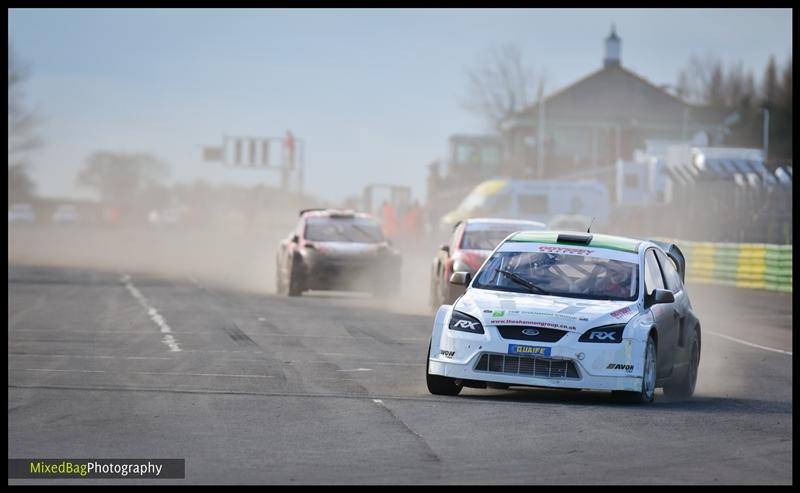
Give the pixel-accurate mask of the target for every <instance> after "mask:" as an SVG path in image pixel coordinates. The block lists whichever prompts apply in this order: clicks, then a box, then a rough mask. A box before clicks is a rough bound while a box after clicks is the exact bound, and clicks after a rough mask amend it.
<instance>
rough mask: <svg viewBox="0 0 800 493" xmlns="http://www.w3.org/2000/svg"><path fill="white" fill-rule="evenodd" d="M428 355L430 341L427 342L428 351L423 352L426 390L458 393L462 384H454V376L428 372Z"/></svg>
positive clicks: (441, 393) (438, 393)
mask: <svg viewBox="0 0 800 493" xmlns="http://www.w3.org/2000/svg"><path fill="white" fill-rule="evenodd" d="M430 357H431V343H428V352H427V353H425V380H426V382H427V384H428V392H430V393H431V394H434V395H458V394H459V393H460V392H461V389H462V388H464V386H463V385H458V384H456V379H455V378H450V377H443V376H441V375H431V374H430V373H428V368H429V367H430Z"/></svg>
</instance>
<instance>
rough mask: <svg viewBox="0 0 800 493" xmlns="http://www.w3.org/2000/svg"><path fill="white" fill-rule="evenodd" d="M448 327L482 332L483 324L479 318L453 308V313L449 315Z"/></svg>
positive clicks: (477, 332) (470, 331)
mask: <svg viewBox="0 0 800 493" xmlns="http://www.w3.org/2000/svg"><path fill="white" fill-rule="evenodd" d="M448 327H450V330H460V331H461V332H469V333H472V334H483V325H481V322H480V320H478V319H477V318H475V317H470V316H469V315H467V314H466V313H462V312H459V311H456V310H453V314H452V315H451V316H450V325H449V326H448Z"/></svg>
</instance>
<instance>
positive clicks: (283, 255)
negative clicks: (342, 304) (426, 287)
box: [275, 209, 401, 296]
mask: <svg viewBox="0 0 800 493" xmlns="http://www.w3.org/2000/svg"><path fill="white" fill-rule="evenodd" d="M275 261H276V276H275V277H276V290H277V292H278V294H286V295H288V296H300V295H301V294H302V293H303V292H304V291H307V290H312V289H314V290H348V291H369V292H373V293H376V294H377V295H379V296H389V295H392V294H395V293H397V292H398V291H399V288H400V262H401V257H400V254H399V253H398V252H397V251H396V250H395V249H393V248H392V247H391V246H390V245H389V242H388V241H387V240H386V238H384V236H383V231H382V230H381V225H380V223H378V221H376V220H375V219H373V218H372V216H370V215H369V214H365V213H363V212H354V211H351V210H337V209H306V210H303V211H300V220H299V221H298V223H297V226H296V227H295V229H294V230H293V231H292V232H291V233H290V234H289V237H288V238H286V239H284V240H283V241H281V244H280V246H279V248H278V252H277V255H276V259H275Z"/></svg>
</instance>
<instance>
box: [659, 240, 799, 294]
mask: <svg viewBox="0 0 800 493" xmlns="http://www.w3.org/2000/svg"><path fill="white" fill-rule="evenodd" d="M663 241H670V242H673V243H675V244H676V245H678V248H680V249H681V251H682V252H683V254H684V256H685V257H686V280H687V281H690V282H697V283H703V284H718V285H723V286H736V287H740V288H755V289H770V290H773V291H784V292H788V293H791V292H792V245H768V244H764V243H709V242H699V241H683V240H667V239H664V240H663Z"/></svg>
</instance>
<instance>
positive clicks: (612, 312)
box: [454, 288, 639, 334]
mask: <svg viewBox="0 0 800 493" xmlns="http://www.w3.org/2000/svg"><path fill="white" fill-rule="evenodd" d="M454 309H456V310H458V311H460V312H464V313H467V314H469V315H472V316H473V317H475V318H477V319H478V320H480V321H481V323H482V324H483V325H484V326H486V325H531V326H536V327H546V328H552V329H561V330H568V331H571V332H573V331H574V332H578V333H581V334H582V333H583V332H585V331H586V330H588V329H591V328H593V327H598V326H601V325H609V324H619V323H626V322H627V321H628V320H630V319H631V318H633V316H634V315H636V313H638V312H639V307H638V305H637V303H636V302H635V301H606V300H586V299H579V298H567V297H563V296H542V295H537V294H528V293H508V292H502V291H488V290H483V289H472V288H470V289H468V290H467V292H466V293H465V294H464V296H462V297H461V298H459V300H458V301H457V302H456V304H455V305H454Z"/></svg>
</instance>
